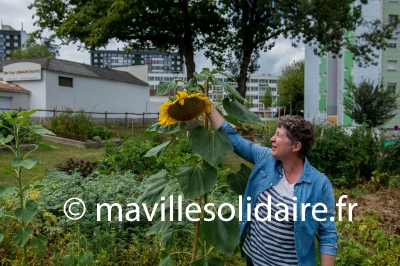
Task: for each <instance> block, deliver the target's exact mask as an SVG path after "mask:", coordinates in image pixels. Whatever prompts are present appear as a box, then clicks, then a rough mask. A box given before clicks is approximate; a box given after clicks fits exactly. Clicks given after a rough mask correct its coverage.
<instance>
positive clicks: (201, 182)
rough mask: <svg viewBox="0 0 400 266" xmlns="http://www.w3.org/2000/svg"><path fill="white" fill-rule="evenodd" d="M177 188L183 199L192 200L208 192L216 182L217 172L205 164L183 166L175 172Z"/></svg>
mask: <svg viewBox="0 0 400 266" xmlns="http://www.w3.org/2000/svg"><path fill="white" fill-rule="evenodd" d="M176 176H177V177H178V181H179V186H180V187H181V190H182V192H183V194H184V195H185V197H187V198H194V197H198V196H200V195H203V194H204V193H206V192H208V191H210V190H211V189H212V188H213V187H214V185H215V183H216V182H217V177H218V175H217V170H216V169H215V168H214V167H212V166H211V165H210V164H208V163H207V162H204V163H203V164H201V165H196V166H190V165H184V166H182V167H181V168H179V169H178V171H177V172H176Z"/></svg>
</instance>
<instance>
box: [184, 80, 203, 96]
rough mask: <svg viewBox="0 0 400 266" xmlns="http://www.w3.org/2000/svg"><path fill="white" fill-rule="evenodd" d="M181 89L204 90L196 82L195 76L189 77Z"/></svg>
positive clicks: (189, 90) (188, 90)
mask: <svg viewBox="0 0 400 266" xmlns="http://www.w3.org/2000/svg"><path fill="white" fill-rule="evenodd" d="M182 89H184V90H186V91H187V92H188V93H190V92H191V91H198V90H202V91H204V89H203V88H202V87H201V86H199V85H198V84H197V80H196V79H195V78H191V79H190V80H189V82H188V83H186V84H185V85H183V86H182Z"/></svg>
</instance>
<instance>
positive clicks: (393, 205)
mask: <svg viewBox="0 0 400 266" xmlns="http://www.w3.org/2000/svg"><path fill="white" fill-rule="evenodd" d="M350 201H351V202H354V203H358V206H357V207H355V208H354V209H353V217H354V218H357V217H358V216H360V215H361V214H363V213H364V211H366V210H375V211H376V213H378V214H379V215H380V216H381V217H382V219H381V220H380V221H379V226H382V227H384V228H386V231H387V232H388V233H389V234H395V235H397V236H398V237H400V190H398V189H392V190H389V189H380V190H379V191H378V192H376V193H373V194H372V193H371V194H367V195H365V196H361V197H359V198H357V199H356V200H354V199H353V200H350Z"/></svg>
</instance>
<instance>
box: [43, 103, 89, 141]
mask: <svg viewBox="0 0 400 266" xmlns="http://www.w3.org/2000/svg"><path fill="white" fill-rule="evenodd" d="M92 128H93V121H92V117H91V115H88V114H86V112H85V111H84V110H82V109H80V110H78V111H76V112H74V111H72V110H71V109H70V108H67V109H66V110H65V111H64V112H61V113H60V114H59V115H57V116H56V117H53V119H52V120H51V128H50V129H51V130H53V131H54V132H60V133H67V134H72V135H74V136H80V137H84V138H87V137H88V135H89V133H90V132H91V131H92Z"/></svg>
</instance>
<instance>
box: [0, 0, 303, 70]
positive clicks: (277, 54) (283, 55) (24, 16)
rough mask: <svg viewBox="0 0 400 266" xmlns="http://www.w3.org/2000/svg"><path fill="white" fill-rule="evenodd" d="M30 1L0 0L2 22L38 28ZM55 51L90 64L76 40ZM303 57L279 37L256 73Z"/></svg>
mask: <svg viewBox="0 0 400 266" xmlns="http://www.w3.org/2000/svg"><path fill="white" fill-rule="evenodd" d="M31 2H32V1H31V0H0V19H1V21H2V24H3V25H10V26H11V27H13V28H14V29H16V30H20V29H21V28H22V27H23V29H24V31H25V32H26V33H31V32H32V31H34V30H37V29H38V28H37V27H34V26H33V22H34V19H32V15H33V14H34V13H35V12H34V10H29V9H28V5H29V4H30V3H31ZM49 34H50V33H48V35H49ZM106 48H107V49H117V48H120V49H122V48H123V43H117V42H116V41H113V40H112V41H110V44H109V45H108V46H107V47H106ZM59 52H60V56H59V57H57V58H60V59H64V60H69V61H75V62H79V63H86V64H90V54H89V53H88V52H87V51H85V50H82V51H78V46H77V44H70V45H68V46H62V47H61V49H60V51H59ZM303 58H304V47H303V46H300V47H299V48H294V47H292V46H291V42H290V40H285V39H283V38H279V39H278V40H277V43H276V45H275V47H274V48H272V50H270V51H268V52H266V53H261V58H260V60H259V63H260V65H261V68H260V69H259V70H258V72H257V73H256V74H260V75H262V74H264V75H269V74H270V75H272V76H279V75H280V73H281V71H282V69H283V68H284V67H285V66H286V65H289V64H291V63H292V62H293V61H294V60H300V59H303ZM195 62H196V71H200V70H201V69H202V68H204V67H208V68H211V69H212V68H213V67H212V66H211V62H210V61H209V60H207V59H206V58H205V57H204V56H203V54H202V53H201V52H198V53H197V54H196V56H195Z"/></svg>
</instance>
